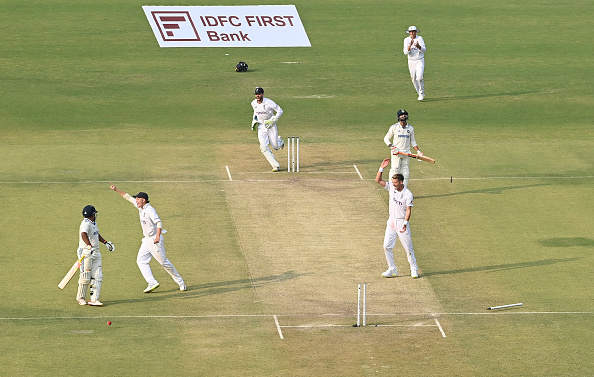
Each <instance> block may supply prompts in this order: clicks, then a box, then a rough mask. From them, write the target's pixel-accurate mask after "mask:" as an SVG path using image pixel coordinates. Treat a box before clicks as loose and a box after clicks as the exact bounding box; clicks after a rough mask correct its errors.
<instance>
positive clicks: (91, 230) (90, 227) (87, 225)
mask: <svg viewBox="0 0 594 377" xmlns="http://www.w3.org/2000/svg"><path fill="white" fill-rule="evenodd" d="M81 233H86V234H87V236H88V237H89V241H91V246H93V249H98V248H99V228H98V227H97V223H96V222H94V221H91V220H89V219H87V218H85V219H83V221H82V222H81V223H80V228H79V230H78V247H79V249H80V248H84V247H86V246H87V244H86V243H85V241H83V239H82V236H81Z"/></svg>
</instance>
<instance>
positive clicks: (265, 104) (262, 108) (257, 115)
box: [252, 98, 283, 124]
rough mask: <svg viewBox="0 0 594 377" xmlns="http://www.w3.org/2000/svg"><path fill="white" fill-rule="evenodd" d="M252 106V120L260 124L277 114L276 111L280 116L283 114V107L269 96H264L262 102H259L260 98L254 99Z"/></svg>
mask: <svg viewBox="0 0 594 377" xmlns="http://www.w3.org/2000/svg"><path fill="white" fill-rule="evenodd" d="M252 108H253V109H254V116H253V117H252V122H254V121H255V122H257V123H259V124H264V122H265V121H267V120H268V119H270V118H272V117H273V116H274V115H275V114H274V113H275V112H276V115H277V117H279V118H280V116H281V115H283V109H281V107H280V106H279V105H277V104H276V103H275V102H274V101H273V100H271V99H269V98H263V99H262V103H258V100H256V99H254V100H253V101H252Z"/></svg>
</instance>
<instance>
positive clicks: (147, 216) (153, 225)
mask: <svg viewBox="0 0 594 377" xmlns="http://www.w3.org/2000/svg"><path fill="white" fill-rule="evenodd" d="M124 199H126V200H127V201H129V202H130V203H132V204H133V205H134V207H136V209H138V215H139V216H140V226H141V227H142V234H144V236H145V237H154V236H155V235H156V234H157V228H162V227H163V224H162V222H161V218H160V217H159V215H158V214H157V210H155V208H153V206H152V205H150V204H149V203H146V204H145V205H144V208H140V207H139V206H138V205H137V204H136V200H135V199H134V198H133V197H132V196H130V194H126V195H124ZM163 233H165V230H163Z"/></svg>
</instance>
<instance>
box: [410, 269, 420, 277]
mask: <svg viewBox="0 0 594 377" xmlns="http://www.w3.org/2000/svg"><path fill="white" fill-rule="evenodd" d="M410 277H411V278H413V279H416V278H418V277H419V273H418V271H417V270H411V271H410Z"/></svg>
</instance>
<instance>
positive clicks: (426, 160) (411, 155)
mask: <svg viewBox="0 0 594 377" xmlns="http://www.w3.org/2000/svg"><path fill="white" fill-rule="evenodd" d="M397 154H402V155H405V156H408V157H412V158H418V159H419V160H421V161H425V162H430V163H432V164H434V163H435V160H434V159H432V158H431V157H427V156H419V155H418V154H412V153H404V152H397V153H394V155H397Z"/></svg>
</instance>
